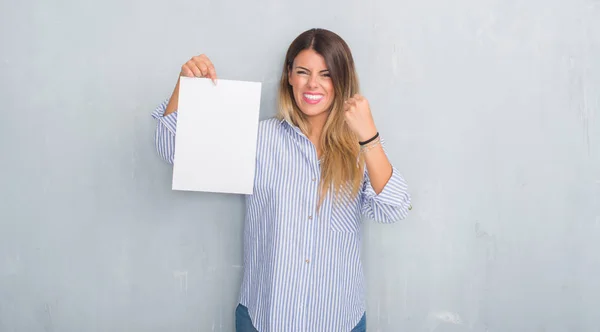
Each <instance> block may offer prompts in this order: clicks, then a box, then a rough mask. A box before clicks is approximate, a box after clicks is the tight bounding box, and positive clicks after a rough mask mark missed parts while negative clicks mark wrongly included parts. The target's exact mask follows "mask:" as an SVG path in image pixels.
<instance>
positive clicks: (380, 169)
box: [364, 143, 392, 195]
mask: <svg viewBox="0 0 600 332" xmlns="http://www.w3.org/2000/svg"><path fill="white" fill-rule="evenodd" d="M367 149H368V150H365V152H364V157H365V163H366V167H367V172H368V174H369V180H370V182H371V186H372V187H373V190H375V193H376V194H378V195H379V193H381V191H382V190H383V188H384V187H385V185H386V184H387V182H388V181H389V180H390V177H391V176H392V165H391V164H390V161H389V159H388V157H387V155H386V154H385V152H384V150H383V147H382V146H381V144H380V143H378V144H377V145H375V146H373V147H371V148H367Z"/></svg>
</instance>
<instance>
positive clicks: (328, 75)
mask: <svg viewBox="0 0 600 332" xmlns="http://www.w3.org/2000/svg"><path fill="white" fill-rule="evenodd" d="M323 76H325V77H331V74H329V73H324V74H323Z"/></svg>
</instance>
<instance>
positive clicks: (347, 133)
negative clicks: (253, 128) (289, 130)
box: [278, 29, 364, 205]
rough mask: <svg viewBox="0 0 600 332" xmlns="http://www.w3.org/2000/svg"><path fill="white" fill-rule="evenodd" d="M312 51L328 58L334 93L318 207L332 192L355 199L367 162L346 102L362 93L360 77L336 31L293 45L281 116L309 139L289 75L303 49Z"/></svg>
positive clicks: (307, 35)
mask: <svg viewBox="0 0 600 332" xmlns="http://www.w3.org/2000/svg"><path fill="white" fill-rule="evenodd" d="M306 49H312V50H314V51H315V52H317V53H318V54H319V55H321V56H322V57H323V58H324V59H325V64H326V65H327V68H328V70H329V74H330V76H331V80H332V83H333V88H334V91H335V94H334V99H333V102H332V104H331V108H330V109H329V110H328V112H329V115H328V116H327V120H326V122H325V126H324V127H323V131H322V133H321V138H320V140H321V141H320V144H321V151H322V162H321V195H320V200H319V205H320V204H321V203H322V201H323V199H324V198H325V195H326V194H327V192H328V191H329V190H330V189H334V192H335V194H336V197H338V198H340V197H341V196H340V194H342V195H343V196H345V197H347V198H351V196H355V195H356V194H357V193H358V191H359V189H360V186H361V184H362V179H363V174H364V173H363V172H364V159H363V158H362V155H361V154H360V148H359V144H358V139H357V137H356V135H355V134H354V132H353V131H352V130H351V129H350V127H349V126H348V125H347V124H346V120H345V115H344V101H346V100H347V99H348V98H350V97H352V96H353V95H354V94H356V93H359V83H358V75H357V74H356V69H355V66H354V59H353V58H352V53H351V51H350V48H349V47H348V45H347V44H346V42H345V41H344V40H343V39H342V38H341V37H340V36H338V35H337V34H335V33H334V32H331V31H329V30H325V29H310V30H307V31H305V32H303V33H302V34H300V35H299V36H298V37H296V39H294V41H293V42H292V43H291V44H290V46H289V48H288V51H287V54H286V56H285V62H284V64H283V70H282V74H281V81H280V84H279V95H278V117H279V118H280V119H285V120H287V121H289V122H290V123H292V124H294V125H296V126H298V128H300V130H301V131H302V132H303V133H305V134H306V135H307V136H308V134H309V133H310V129H311V128H310V126H309V123H308V121H307V118H306V116H305V115H304V113H302V111H301V110H300V109H299V108H298V105H297V104H296V101H295V99H294V95H293V90H292V86H291V85H290V84H289V81H288V75H289V74H288V72H289V71H290V69H291V68H292V66H293V63H294V59H295V58H296V56H297V55H298V54H299V53H300V52H301V51H303V50H306Z"/></svg>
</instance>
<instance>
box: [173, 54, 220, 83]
mask: <svg viewBox="0 0 600 332" xmlns="http://www.w3.org/2000/svg"><path fill="white" fill-rule="evenodd" d="M180 75H181V76H186V77H205V78H210V79H211V80H212V81H213V82H214V83H217V72H216V71H215V66H214V65H213V64H212V62H211V61H210V59H209V58H208V57H207V56H206V55H204V54H201V55H196V56H193V57H192V58H191V59H189V60H188V61H187V62H186V63H184V64H183V66H181V73H180Z"/></svg>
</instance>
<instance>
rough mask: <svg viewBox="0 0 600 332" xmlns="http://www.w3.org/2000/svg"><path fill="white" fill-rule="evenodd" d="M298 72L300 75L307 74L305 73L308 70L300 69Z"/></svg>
mask: <svg viewBox="0 0 600 332" xmlns="http://www.w3.org/2000/svg"><path fill="white" fill-rule="evenodd" d="M296 74H298V75H305V74H306V71H304V70H298V71H297V72H296Z"/></svg>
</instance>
